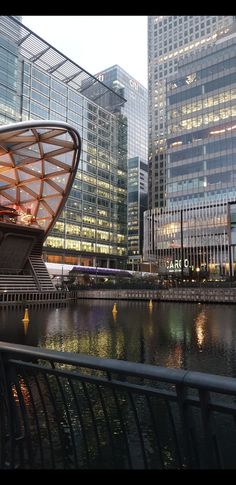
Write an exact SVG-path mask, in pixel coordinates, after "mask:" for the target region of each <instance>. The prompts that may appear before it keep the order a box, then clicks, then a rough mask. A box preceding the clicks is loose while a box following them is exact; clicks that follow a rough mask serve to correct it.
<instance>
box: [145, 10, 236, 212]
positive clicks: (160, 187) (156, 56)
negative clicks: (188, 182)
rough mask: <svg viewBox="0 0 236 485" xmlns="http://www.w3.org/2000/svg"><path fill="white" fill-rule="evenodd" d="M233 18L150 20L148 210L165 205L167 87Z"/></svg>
mask: <svg viewBox="0 0 236 485" xmlns="http://www.w3.org/2000/svg"><path fill="white" fill-rule="evenodd" d="M233 20H234V17H233V16H210V15H205V16H201V15H187V16H182V15H177V16H172V15H164V16H149V17H148V79H149V81H148V92H149V107H148V112H149V122H148V124H149V141H148V159H149V191H148V195H149V208H154V207H164V206H165V203H166V196H165V194H166V84H167V83H168V77H169V76H170V75H173V74H176V73H177V72H178V63H179V60H180V59H182V58H186V57H188V58H189V59H191V56H192V55H193V54H194V52H199V51H202V50H203V51H204V50H205V49H207V47H208V46H209V45H212V44H213V43H214V42H215V41H216V40H217V38H218V37H219V36H221V35H222V34H223V33H226V32H227V30H228V29H229V27H230V25H231V24H232V22H233Z"/></svg>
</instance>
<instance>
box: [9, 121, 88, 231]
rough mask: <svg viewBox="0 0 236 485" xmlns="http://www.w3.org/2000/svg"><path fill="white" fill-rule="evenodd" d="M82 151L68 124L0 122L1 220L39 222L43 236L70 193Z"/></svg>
mask: <svg viewBox="0 0 236 485" xmlns="http://www.w3.org/2000/svg"><path fill="white" fill-rule="evenodd" d="M80 151H81V139H80V135H79V133H78V132H77V131H76V130H75V129H74V128H72V127H71V126H70V125H69V124H67V123H61V122H58V121H40V120H39V121H28V122H22V123H15V124H11V125H6V126H1V127H0V220H1V219H2V220H4V216H6V218H5V221H6V220H7V222H12V223H15V224H20V225H28V226H29V225H32V226H34V227H39V228H41V229H44V231H45V236H46V234H47V233H48V231H49V230H50V229H51V227H52V225H53V224H54V222H55V221H56V219H57V217H58V216H59V214H60V211H61V209H62V208H63V205H64V203H65V201H66V198H67V196H68V194H69V191H70V188H71V186H72V183H73V180H74V176H75V174H76V170H77V167H78V163H79V157H80ZM9 209H10V210H9ZM11 212H12V217H11ZM9 214H10V215H9Z"/></svg>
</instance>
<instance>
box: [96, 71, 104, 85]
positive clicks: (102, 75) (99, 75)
mask: <svg viewBox="0 0 236 485" xmlns="http://www.w3.org/2000/svg"><path fill="white" fill-rule="evenodd" d="M96 78H97V79H98V80H99V81H101V83H102V82H103V79H104V74H102V73H100V74H97V76H96Z"/></svg>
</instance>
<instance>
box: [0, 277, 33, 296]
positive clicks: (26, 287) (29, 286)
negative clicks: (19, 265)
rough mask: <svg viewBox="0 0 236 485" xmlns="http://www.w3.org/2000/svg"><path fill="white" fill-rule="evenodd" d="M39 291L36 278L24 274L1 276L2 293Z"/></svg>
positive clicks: (0, 287)
mask: <svg viewBox="0 0 236 485" xmlns="http://www.w3.org/2000/svg"><path fill="white" fill-rule="evenodd" d="M4 291H5V292H9V291H14V292H22V291H38V288H37V286H36V283H35V280H34V277H33V276H32V275H23V274H8V275H3V274H0V292H4Z"/></svg>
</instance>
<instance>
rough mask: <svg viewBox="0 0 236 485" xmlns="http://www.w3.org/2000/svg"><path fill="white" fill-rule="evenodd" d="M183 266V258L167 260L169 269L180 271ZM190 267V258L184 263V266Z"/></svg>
mask: <svg viewBox="0 0 236 485" xmlns="http://www.w3.org/2000/svg"><path fill="white" fill-rule="evenodd" d="M181 267H182V260H181V259H175V260H174V261H166V269H167V270H168V271H174V272H176V271H180V270H181ZM188 267H189V261H188V259H184V264H183V268H188Z"/></svg>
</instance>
